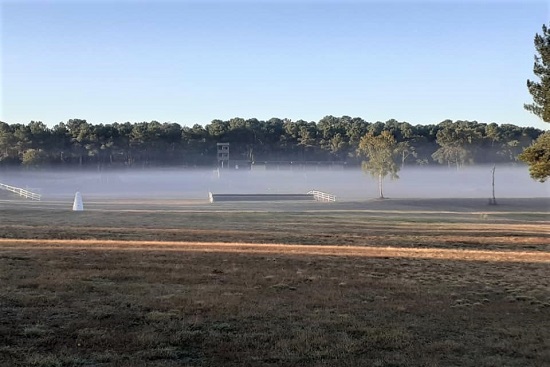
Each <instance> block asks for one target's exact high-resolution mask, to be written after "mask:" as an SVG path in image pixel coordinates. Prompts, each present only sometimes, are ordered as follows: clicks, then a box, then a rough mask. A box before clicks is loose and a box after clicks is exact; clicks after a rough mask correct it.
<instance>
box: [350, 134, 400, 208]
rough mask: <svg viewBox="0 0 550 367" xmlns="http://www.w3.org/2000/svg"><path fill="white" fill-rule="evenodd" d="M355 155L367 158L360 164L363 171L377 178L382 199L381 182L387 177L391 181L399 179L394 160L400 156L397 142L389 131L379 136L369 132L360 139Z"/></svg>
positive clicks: (397, 168)
mask: <svg viewBox="0 0 550 367" xmlns="http://www.w3.org/2000/svg"><path fill="white" fill-rule="evenodd" d="M357 153H358V154H359V155H360V156H363V157H365V158H367V160H366V161H363V163H362V168H363V170H364V171H365V172H366V173H370V174H371V176H373V177H378V188H379V193H380V198H383V197H384V194H383V192H382V180H383V179H384V178H385V177H386V176H388V175H390V177H391V178H392V179H398V178H399V176H398V175H397V172H398V171H399V165H398V164H397V163H396V159H397V157H398V156H399V154H400V147H399V144H398V143H397V140H396V139H395V137H394V136H393V135H392V133H390V132H389V131H382V132H381V133H380V135H374V133H372V132H370V133H368V134H366V135H365V136H363V138H361V141H360V142H359V147H358V149H357Z"/></svg>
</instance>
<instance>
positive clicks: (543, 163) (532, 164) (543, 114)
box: [519, 24, 550, 182]
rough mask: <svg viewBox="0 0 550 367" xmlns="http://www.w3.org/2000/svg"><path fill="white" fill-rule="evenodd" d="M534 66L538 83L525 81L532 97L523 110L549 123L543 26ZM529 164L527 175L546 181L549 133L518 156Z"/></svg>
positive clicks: (547, 35) (548, 59)
mask: <svg viewBox="0 0 550 367" xmlns="http://www.w3.org/2000/svg"><path fill="white" fill-rule="evenodd" d="M535 49H536V50H537V53H538V55H535V65H534V66H533V73H534V74H535V75H536V76H537V77H538V78H539V79H540V82H535V81H532V80H527V88H528V89H529V93H531V95H532V96H533V103H531V104H525V105H524V108H525V109H526V110H527V111H529V112H532V113H534V114H535V115H537V116H538V117H540V118H541V119H542V121H544V122H550V29H549V28H548V27H547V26H546V25H545V24H543V25H542V35H539V34H538V33H537V34H536V35H535ZM519 159H520V160H522V161H524V162H526V163H527V164H529V174H530V175H531V177H532V178H534V179H535V180H539V181H541V182H544V181H546V179H547V178H548V177H549V176H550V132H546V133H544V134H542V135H541V136H539V137H538V139H537V140H536V141H535V142H534V143H533V145H531V146H530V147H529V148H527V149H525V151H524V152H523V153H521V154H520V155H519Z"/></svg>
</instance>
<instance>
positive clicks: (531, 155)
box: [519, 132, 550, 182]
mask: <svg viewBox="0 0 550 367" xmlns="http://www.w3.org/2000/svg"><path fill="white" fill-rule="evenodd" d="M549 148H550V132H546V133H544V134H542V135H541V136H540V137H539V138H538V139H537V140H536V141H535V142H534V143H533V145H531V146H530V147H529V148H527V149H525V150H524V151H523V153H521V154H520V155H519V159H521V160H522V161H524V162H526V163H528V164H529V174H530V175H531V177H532V178H533V179H535V180H538V181H540V182H545V181H546V179H547V178H548V177H550V149H549Z"/></svg>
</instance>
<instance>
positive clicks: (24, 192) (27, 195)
mask: <svg viewBox="0 0 550 367" xmlns="http://www.w3.org/2000/svg"><path fill="white" fill-rule="evenodd" d="M0 190H6V191H10V192H13V193H15V194H17V195H19V196H22V197H24V198H26V199H31V200H37V201H40V198H41V197H42V195H40V194H37V193H34V192H31V191H29V190H25V189H22V188H20V187H15V186H10V185H6V184H3V183H0Z"/></svg>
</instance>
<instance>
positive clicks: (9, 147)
mask: <svg viewBox="0 0 550 367" xmlns="http://www.w3.org/2000/svg"><path fill="white" fill-rule="evenodd" d="M383 131H388V132H389V133H391V134H392V135H393V136H394V137H395V139H396V141H397V143H398V147H399V154H398V157H399V158H398V162H397V163H398V164H399V165H400V166H401V167H403V166H412V165H440V164H441V165H448V166H452V167H457V168H460V167H462V166H463V165H472V164H501V163H512V162H516V161H518V155H519V154H520V153H522V151H523V150H524V149H525V148H527V147H529V146H530V145H531V144H532V143H533V141H534V140H536V139H537V138H538V137H539V136H540V135H541V134H542V133H543V131H542V130H539V129H536V128H533V127H520V126H516V125H512V124H501V125H499V124H496V123H490V124H486V123H479V122H477V121H451V120H445V121H442V122H440V123H439V124H432V125H415V126H413V125H411V124H409V123H407V122H399V121H396V120H393V119H392V120H388V121H386V122H380V121H379V122H367V121H365V120H363V119H362V118H359V117H354V118H352V117H349V116H342V117H334V116H325V117H323V118H322V119H320V120H319V121H318V122H313V121H310V122H308V121H304V120H298V121H291V120H289V119H279V118H272V119H270V120H267V121H262V120H258V119H255V118H251V119H246V120H245V119H243V118H233V119H230V120H227V121H222V120H213V121H212V122H210V123H209V124H207V125H205V126H201V125H199V124H195V125H193V126H181V125H179V124H177V123H171V122H164V123H160V122H157V121H151V122H137V123H130V122H125V123H117V122H115V123H110V124H95V125H94V124H90V123H88V122H87V121H86V120H83V119H70V120H68V121H67V122H66V123H64V122H61V123H59V124H57V125H55V126H53V127H51V128H50V127H48V126H47V125H45V124H44V123H42V122H40V121H31V122H30V123H28V124H26V125H25V124H20V123H16V124H8V123H5V122H0V167H4V168H6V167H26V168H28V169H32V168H38V167H48V168H70V167H82V168H85V167H89V168H94V169H96V168H97V169H104V168H105V169H107V168H120V167H137V168H144V167H161V166H164V167H166V166H180V167H213V166H216V165H217V146H216V144H217V143H230V152H231V153H230V154H231V155H230V159H231V160H238V161H248V162H272V161H278V162H283V161H286V162H288V161H295V162H339V163H343V164H346V165H349V166H355V165H360V164H361V161H362V157H361V155H360V154H358V146H359V142H360V140H361V138H362V137H363V136H365V135H366V134H368V133H371V134H374V135H379V134H381V133H382V132H383Z"/></svg>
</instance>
